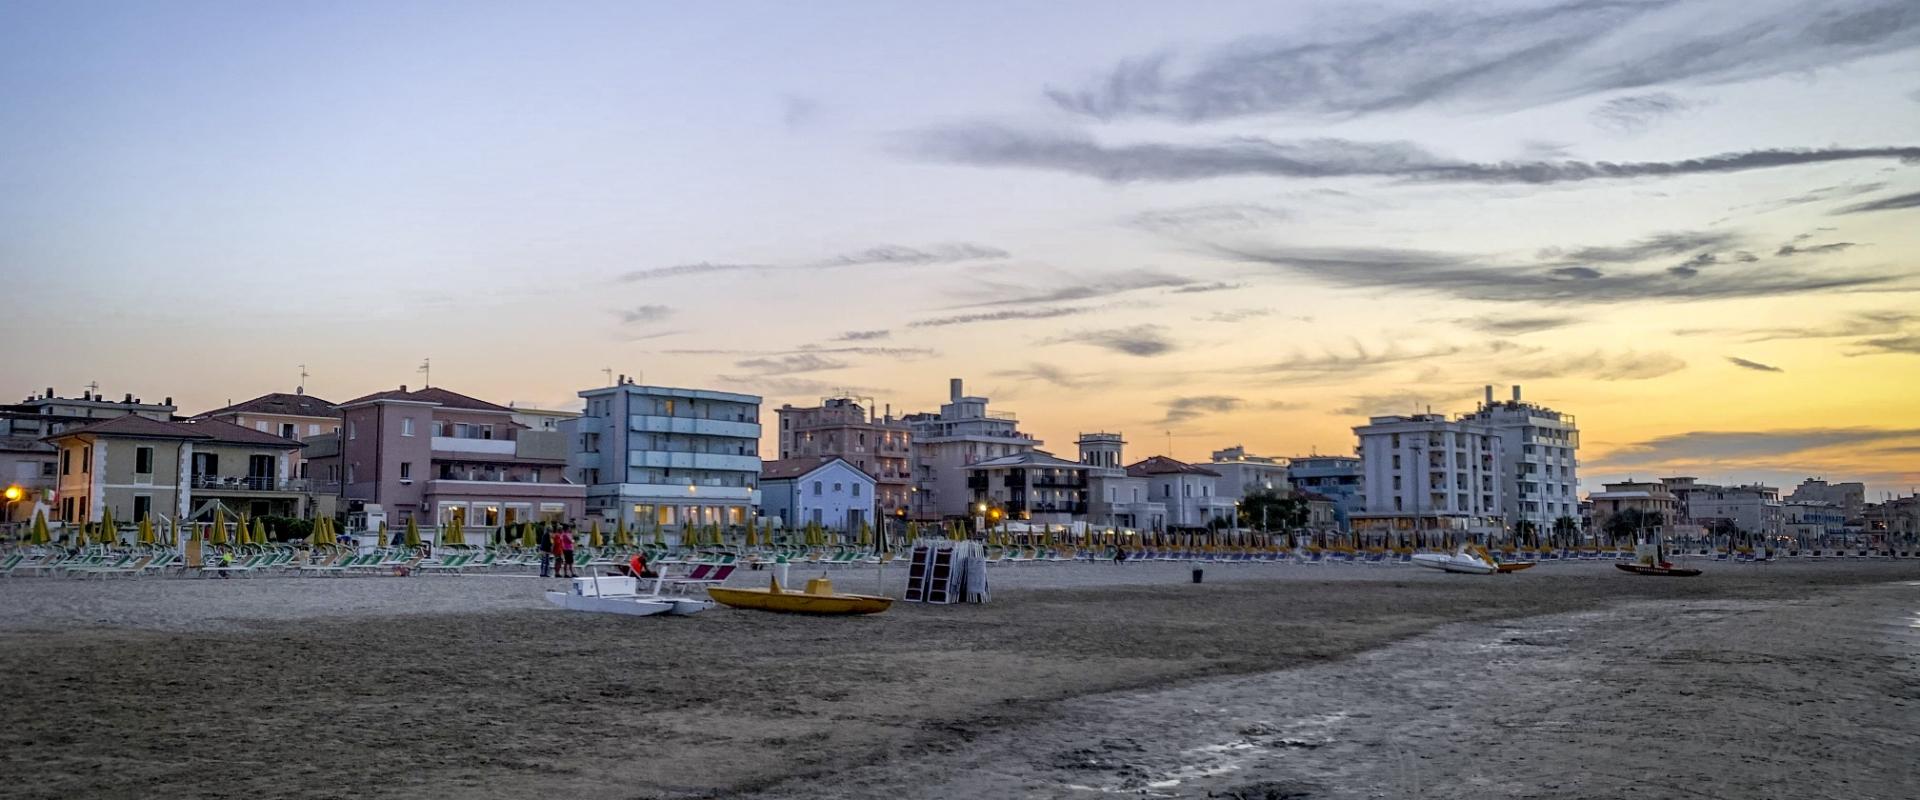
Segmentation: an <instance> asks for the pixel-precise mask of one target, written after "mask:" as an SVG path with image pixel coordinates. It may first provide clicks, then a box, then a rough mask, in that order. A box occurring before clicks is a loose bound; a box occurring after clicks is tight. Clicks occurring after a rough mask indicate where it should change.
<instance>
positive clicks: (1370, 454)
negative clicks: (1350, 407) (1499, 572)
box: [1351, 414, 1506, 534]
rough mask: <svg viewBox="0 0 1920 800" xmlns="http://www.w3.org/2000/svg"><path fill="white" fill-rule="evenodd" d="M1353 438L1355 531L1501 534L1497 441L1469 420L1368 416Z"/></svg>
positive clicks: (1497, 437)
mask: <svg viewBox="0 0 1920 800" xmlns="http://www.w3.org/2000/svg"><path fill="white" fill-rule="evenodd" d="M1353 432H1354V434H1355V435H1357V436H1358V437H1360V448H1359V453H1360V462H1361V470H1362V473H1363V475H1364V480H1365V482H1366V506H1365V508H1363V509H1360V510H1357V511H1355V512H1353V514H1352V515H1351V520H1352V523H1353V528H1354V529H1355V530H1364V531H1375V532H1384V531H1392V532H1411V531H1416V530H1418V531H1426V532H1438V531H1441V530H1456V531H1470V532H1473V533H1477V534H1492V533H1497V532H1499V531H1500V530H1501V529H1502V527H1503V526H1502V524H1501V522H1502V519H1501V515H1502V509H1503V508H1504V507H1505V505H1504V503H1503V502H1502V501H1503V495H1502V491H1503V485H1502V483H1503V482H1502V481H1501V476H1502V475H1504V474H1505V472H1506V471H1505V469H1504V468H1503V467H1502V465H1503V464H1504V463H1505V462H1503V461H1502V460H1501V458H1502V451H1501V444H1500V442H1501V439H1500V435H1499V434H1498V433H1497V432H1496V431H1495V430H1494V429H1493V428H1490V427H1488V426H1486V425H1484V424H1481V423H1479V422H1477V421H1473V420H1469V419H1447V418H1446V417H1445V416H1444V415H1441V414H1414V415H1411V416H1382V417H1372V418H1370V419H1368V420H1367V424H1365V425H1361V426H1359V427H1356V428H1354V429H1353Z"/></svg>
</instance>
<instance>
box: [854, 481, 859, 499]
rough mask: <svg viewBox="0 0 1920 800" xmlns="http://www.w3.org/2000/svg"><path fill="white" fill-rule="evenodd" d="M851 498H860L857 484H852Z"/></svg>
mask: <svg viewBox="0 0 1920 800" xmlns="http://www.w3.org/2000/svg"><path fill="white" fill-rule="evenodd" d="M853 496H854V497H859V496H860V484H857V483H856V484H853Z"/></svg>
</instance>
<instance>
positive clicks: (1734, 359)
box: [1727, 356, 1786, 372]
mask: <svg viewBox="0 0 1920 800" xmlns="http://www.w3.org/2000/svg"><path fill="white" fill-rule="evenodd" d="M1727 361H1728V363H1731V364H1733V365H1734V366H1736V367H1740V368H1742V369H1750V370H1754V371H1756V372H1786V370H1784V369H1781V368H1779V367H1776V366H1773V365H1772V364H1762V363H1760V362H1758V361H1748V360H1747V359H1744V358H1741V357H1739V356H1727Z"/></svg>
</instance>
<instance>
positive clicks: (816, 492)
mask: <svg viewBox="0 0 1920 800" xmlns="http://www.w3.org/2000/svg"><path fill="white" fill-rule="evenodd" d="M820 489H821V483H820V482H819V481H814V482H813V493H814V495H815V496H818V495H819V494H820Z"/></svg>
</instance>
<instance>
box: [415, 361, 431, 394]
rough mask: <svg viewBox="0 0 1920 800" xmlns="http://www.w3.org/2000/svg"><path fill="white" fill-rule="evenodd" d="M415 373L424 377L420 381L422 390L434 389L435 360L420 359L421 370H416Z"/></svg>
mask: <svg viewBox="0 0 1920 800" xmlns="http://www.w3.org/2000/svg"><path fill="white" fill-rule="evenodd" d="M414 372H418V373H420V374H421V375H422V376H424V377H422V378H421V379H420V380H421V383H422V386H421V388H423V389H431V388H433V359H431V358H423V359H420V368H419V369H417V370H414Z"/></svg>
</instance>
